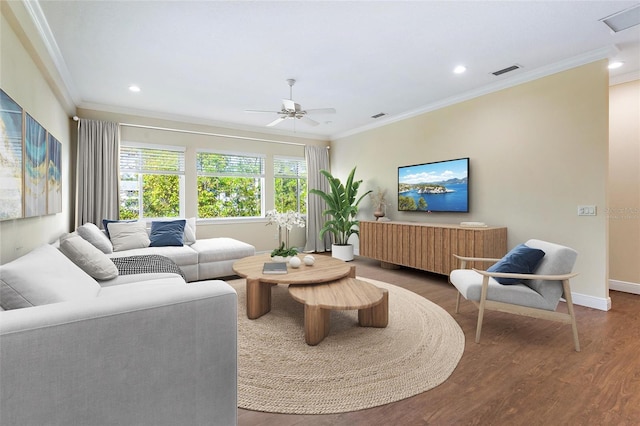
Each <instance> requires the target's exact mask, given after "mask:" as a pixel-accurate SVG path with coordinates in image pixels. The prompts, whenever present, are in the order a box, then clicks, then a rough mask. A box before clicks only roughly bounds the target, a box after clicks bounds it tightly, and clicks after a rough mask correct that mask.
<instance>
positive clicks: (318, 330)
mask: <svg viewBox="0 0 640 426" xmlns="http://www.w3.org/2000/svg"><path fill="white" fill-rule="evenodd" d="M330 314H331V311H329V310H328V309H322V308H321V307H319V306H317V305H304V340H305V342H307V344H308V345H311V346H315V345H317V344H318V343H320V342H322V340H323V339H324V338H325V337H327V335H329V318H330Z"/></svg>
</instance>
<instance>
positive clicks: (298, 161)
mask: <svg viewBox="0 0 640 426" xmlns="http://www.w3.org/2000/svg"><path fill="white" fill-rule="evenodd" d="M273 169H274V170H273V173H274V175H275V177H284V178H306V177H307V162H306V160H305V159H304V158H286V157H274V159H273Z"/></svg>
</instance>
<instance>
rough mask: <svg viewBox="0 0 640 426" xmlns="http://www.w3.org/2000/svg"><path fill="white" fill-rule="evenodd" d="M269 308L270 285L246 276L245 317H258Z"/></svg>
mask: <svg viewBox="0 0 640 426" xmlns="http://www.w3.org/2000/svg"><path fill="white" fill-rule="evenodd" d="M270 310H271V286H270V285H268V284H261V283H260V280H257V279H252V278H247V318H249V319H256V318H260V317H261V316H263V315H264V314H266V313H267V312H269V311H270Z"/></svg>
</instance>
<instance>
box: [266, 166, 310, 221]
mask: <svg viewBox="0 0 640 426" xmlns="http://www.w3.org/2000/svg"><path fill="white" fill-rule="evenodd" d="M273 166H274V167H273V168H274V178H275V208H276V210H278V211H279V212H286V211H289V210H292V211H294V212H299V213H301V214H306V213H307V162H306V161H305V159H304V158H286V157H275V158H274V159H273Z"/></svg>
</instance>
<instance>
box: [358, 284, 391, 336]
mask: <svg viewBox="0 0 640 426" xmlns="http://www.w3.org/2000/svg"><path fill="white" fill-rule="evenodd" d="M381 290H382V300H381V301H380V303H378V304H377V305H375V306H372V307H370V308H366V309H359V310H358V324H360V326H361V327H380V328H384V327H386V326H387V324H389V292H388V291H387V290H386V289H381Z"/></svg>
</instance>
